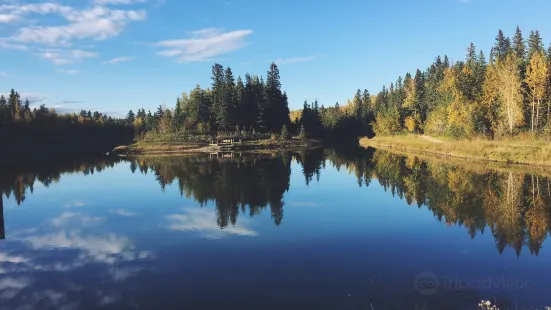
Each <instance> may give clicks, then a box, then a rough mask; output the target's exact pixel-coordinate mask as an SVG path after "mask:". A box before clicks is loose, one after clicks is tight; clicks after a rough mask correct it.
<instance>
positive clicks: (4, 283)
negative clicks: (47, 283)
mask: <svg viewBox="0 0 551 310" xmlns="http://www.w3.org/2000/svg"><path fill="white" fill-rule="evenodd" d="M29 284H31V281H30V280H29V279H28V278H4V279H1V280H0V291H2V290H5V289H7V288H15V289H22V288H25V287H27V286H28V285H29Z"/></svg>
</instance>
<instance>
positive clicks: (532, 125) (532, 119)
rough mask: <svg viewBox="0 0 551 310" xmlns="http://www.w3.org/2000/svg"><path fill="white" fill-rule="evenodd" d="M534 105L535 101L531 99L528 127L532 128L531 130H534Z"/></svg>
mask: <svg viewBox="0 0 551 310" xmlns="http://www.w3.org/2000/svg"><path fill="white" fill-rule="evenodd" d="M534 106H535V103H534V101H532V115H531V116H530V128H531V129H532V132H534V114H535V111H534Z"/></svg>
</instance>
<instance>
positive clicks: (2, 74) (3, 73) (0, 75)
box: [0, 71, 8, 77]
mask: <svg viewBox="0 0 551 310" xmlns="http://www.w3.org/2000/svg"><path fill="white" fill-rule="evenodd" d="M6 76H8V74H7V73H6V72H4V71H0V77H6Z"/></svg>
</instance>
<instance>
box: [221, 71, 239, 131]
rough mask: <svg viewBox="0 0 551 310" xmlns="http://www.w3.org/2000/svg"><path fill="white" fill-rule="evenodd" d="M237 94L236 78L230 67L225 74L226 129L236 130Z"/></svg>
mask: <svg viewBox="0 0 551 310" xmlns="http://www.w3.org/2000/svg"><path fill="white" fill-rule="evenodd" d="M236 99H237V96H236V93H235V78H234V77H233V72H232V70H231V68H230V67H227V68H226V72H225V73H224V106H225V107H226V112H225V113H224V114H225V117H226V120H225V129H230V128H234V127H235V125H236V123H237V122H236V112H237V111H236V110H237V103H236Z"/></svg>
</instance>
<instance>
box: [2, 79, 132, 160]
mask: <svg viewBox="0 0 551 310" xmlns="http://www.w3.org/2000/svg"><path fill="white" fill-rule="evenodd" d="M132 139H133V129H132V128H131V127H129V126H127V125H126V122H125V120H124V119H117V118H113V117H111V116H107V115H105V114H102V113H99V112H93V113H92V112H91V111H84V110H82V111H81V112H80V114H58V113H56V111H55V110H54V109H48V108H47V107H46V106H45V105H41V106H40V107H38V108H36V107H34V108H31V106H30V103H29V100H27V99H24V100H23V99H22V98H21V96H20V94H19V93H18V92H17V91H15V90H14V89H12V90H11V92H10V93H9V95H8V96H7V98H6V97H4V96H3V95H1V96H0V145H1V146H2V149H3V150H4V151H3V152H0V158H2V159H4V160H5V161H4V162H3V163H8V162H10V160H13V159H17V160H22V159H28V158H33V159H34V160H36V157H37V154H40V155H41V157H48V156H50V157H55V158H60V157H63V156H68V157H73V156H76V155H79V156H80V155H97V154H101V153H103V152H106V151H109V150H111V149H113V147H115V146H117V145H121V144H124V143H130V142H131V141H132Z"/></svg>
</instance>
